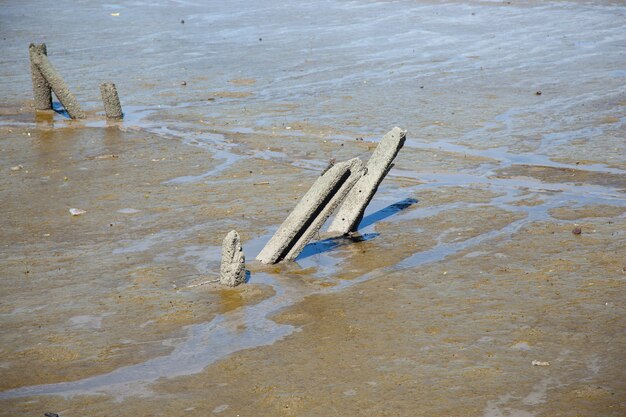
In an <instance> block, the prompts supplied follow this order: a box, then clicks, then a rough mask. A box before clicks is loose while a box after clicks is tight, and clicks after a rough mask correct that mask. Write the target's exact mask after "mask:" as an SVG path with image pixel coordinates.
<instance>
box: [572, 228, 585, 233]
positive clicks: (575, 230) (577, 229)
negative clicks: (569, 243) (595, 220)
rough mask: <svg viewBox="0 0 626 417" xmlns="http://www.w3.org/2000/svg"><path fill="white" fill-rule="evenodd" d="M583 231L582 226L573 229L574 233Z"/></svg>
mask: <svg viewBox="0 0 626 417" xmlns="http://www.w3.org/2000/svg"><path fill="white" fill-rule="evenodd" d="M582 232H583V230H582V229H581V228H580V227H574V229H573V230H572V233H573V234H575V235H579V234H581V233H582Z"/></svg>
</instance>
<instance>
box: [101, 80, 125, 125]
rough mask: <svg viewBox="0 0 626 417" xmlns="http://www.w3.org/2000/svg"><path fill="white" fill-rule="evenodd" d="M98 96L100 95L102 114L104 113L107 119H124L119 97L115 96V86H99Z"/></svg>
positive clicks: (107, 84) (108, 84)
mask: <svg viewBox="0 0 626 417" xmlns="http://www.w3.org/2000/svg"><path fill="white" fill-rule="evenodd" d="M100 95H102V103H104V112H105V113H106V116H107V119H121V118H123V117H124V113H122V105H121V104H120V97H119V96H118V95H117V88H116V87H115V84H113V83H102V84H100Z"/></svg>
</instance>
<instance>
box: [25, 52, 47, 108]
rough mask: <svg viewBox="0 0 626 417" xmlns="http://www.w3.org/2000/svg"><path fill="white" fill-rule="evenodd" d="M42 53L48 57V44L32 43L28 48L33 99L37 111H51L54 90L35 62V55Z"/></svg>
mask: <svg viewBox="0 0 626 417" xmlns="http://www.w3.org/2000/svg"><path fill="white" fill-rule="evenodd" d="M35 53H40V54H43V55H48V50H47V48H46V44H45V43H42V44H41V45H36V44H34V43H31V44H30V45H29V46H28V55H29V56H30V77H31V79H32V81H33V97H34V99H35V109H36V110H51V109H52V88H50V84H49V83H48V81H46V78H45V77H44V76H43V74H42V73H41V71H39V68H37V65H35V63H34V62H33V54H35Z"/></svg>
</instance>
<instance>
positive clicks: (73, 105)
mask: <svg viewBox="0 0 626 417" xmlns="http://www.w3.org/2000/svg"><path fill="white" fill-rule="evenodd" d="M31 57H32V62H33V63H34V64H35V65H36V66H37V69H39V71H40V72H41V74H42V75H43V76H44V77H45V79H46V81H47V82H48V84H50V87H51V88H52V91H54V94H55V95H56V96H57V98H58V99H59V101H60V102H61V104H62V105H63V107H64V108H65V110H66V111H67V113H68V114H69V115H70V117H71V118H72V119H82V118H84V117H85V113H84V112H83V110H82V109H81V107H80V105H79V104H78V101H77V100H76V97H74V94H72V92H71V91H70V89H69V88H68V86H67V84H65V81H63V78H61V76H60V75H59V73H58V72H57V70H56V69H55V68H54V67H53V66H52V64H51V63H50V60H49V59H48V57H47V56H46V55H44V54H42V53H41V52H33V54H32V55H31Z"/></svg>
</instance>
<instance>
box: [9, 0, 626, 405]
mask: <svg viewBox="0 0 626 417" xmlns="http://www.w3.org/2000/svg"><path fill="white" fill-rule="evenodd" d="M117 13H119V15H118V16H113V14H117ZM625 17H626V8H625V7H624V5H623V4H620V3H619V2H618V3H613V2H600V3H596V4H589V3H582V2H540V3H539V2H537V3H535V2H529V3H526V4H523V5H522V4H517V3H515V2H513V4H509V3H508V2H414V1H404V0H401V1H394V2H387V1H377V2H359V1H349V2H338V1H313V2H298V3H297V4H290V5H289V7H285V6H284V4H283V3H282V2H276V1H261V2H254V4H250V3H249V2H243V1H237V2H208V3H207V2H194V1H171V2H163V3H159V4H152V3H149V2H133V3H132V4H123V5H116V4H106V3H105V4H90V3H88V2H81V3H78V4H75V3H69V2H63V1H62V2H55V3H54V4H48V3H45V2H39V1H37V2H29V3H28V4H20V3H17V2H8V3H6V2H5V4H3V6H2V8H1V10H0V23H2V24H0V35H1V37H2V39H3V40H2V42H3V44H4V48H3V49H4V51H5V53H4V54H3V57H2V58H1V59H0V76H1V81H0V86H1V90H2V102H1V103H0V104H1V105H2V108H3V109H6V110H5V111H4V112H3V113H2V114H3V115H2V116H0V126H1V127H2V128H4V129H7V130H12V129H16V130H21V131H24V132H27V131H38V132H46V131H57V130H59V131H61V132H70V133H67V134H68V136H69V135H71V131H72V130H75V129H83V128H91V129H104V128H119V129H120V130H121V131H122V132H124V134H125V135H128V136H129V137H130V136H132V135H133V133H134V132H142V133H145V134H149V135H156V136H158V137H159V138H164V139H166V140H170V141H175V142H176V143H179V144H183V145H184V146H185V147H189V149H194V148H197V149H199V150H203V151H208V152H210V153H211V155H212V159H213V162H212V164H211V166H207V167H206V169H204V167H203V166H202V165H201V163H198V164H196V165H193V166H192V167H190V173H188V174H187V173H183V174H182V175H175V176H172V177H171V178H167V179H165V180H163V181H162V182H161V183H160V185H161V186H162V187H165V188H164V189H165V190H168V192H171V190H172V189H174V190H175V189H177V188H176V187H179V186H180V187H201V186H208V187H225V188H228V187H230V186H232V184H233V182H235V181H237V180H236V179H234V178H235V176H236V175H237V173H236V169H241V170H242V171H243V170H245V169H247V166H248V165H250V166H252V165H253V164H256V163H260V162H258V161H262V162H266V163H268V164H271V166H272V167H274V166H282V167H289V168H293V169H298V170H303V171H304V172H306V173H311V172H314V173H316V172H318V171H321V170H322V169H323V168H324V167H325V166H326V164H327V161H328V159H330V158H331V157H334V156H336V155H343V154H342V152H343V153H349V152H353V153H354V152H355V149H358V156H361V157H363V158H365V159H366V158H367V157H368V156H369V154H371V149H372V148H369V147H368V145H373V144H375V142H376V141H377V140H378V138H379V137H381V135H382V134H384V133H385V132H386V131H388V130H389V129H390V128H391V127H393V126H394V125H398V126H401V127H402V128H405V129H407V130H408V138H407V143H406V145H405V148H404V149H403V150H402V151H401V154H400V156H399V158H398V166H397V167H396V168H395V169H394V170H392V171H391V173H390V174H389V176H388V178H387V180H386V181H385V182H384V183H383V185H382V186H381V189H380V190H379V192H378V193H377V195H376V197H375V199H374V201H373V202H372V204H371V205H370V207H369V208H368V211H367V212H366V217H365V219H364V222H363V224H362V227H361V229H360V233H361V238H360V239H354V240H348V239H341V240H330V241H326V240H323V239H322V240H320V241H318V242H313V243H311V244H309V246H307V248H305V251H304V253H303V254H302V255H301V256H300V257H299V258H298V260H297V262H296V264H295V265H291V266H288V267H285V268H284V269H280V268H279V269H278V270H276V271H271V270H269V271H268V270H267V269H264V268H263V267H261V266H260V265H256V264H254V263H252V264H251V269H252V275H251V279H250V282H251V283H253V284H255V283H256V284H264V285H267V286H269V287H271V288H272V289H273V290H274V292H275V294H274V295H272V296H270V297H269V298H267V299H265V300H263V301H261V302H259V303H258V304H255V305H245V306H242V307H240V308H238V309H234V310H232V311H228V312H224V313H220V314H217V315H216V317H215V318H213V319H212V320H210V321H208V322H200V323H194V324H190V325H188V327H186V328H185V330H184V336H182V337H181V336H180V335H177V336H176V337H172V338H167V337H164V338H163V340H162V344H163V345H168V344H170V345H171V346H173V349H172V350H171V352H169V353H168V354H166V355H161V356H157V357H154V358H152V359H149V360H146V361H143V362H141V363H136V364H132V365H128V366H120V367H118V368H117V369H115V370H113V371H111V372H107V373H103V374H102V375H95V376H91V377H88V378H84V379H81V380H78V381H71V382H60V383H56V384H43V385H35V386H25V387H19V388H16V389H14V390H6V391H4V392H2V393H0V398H4V399H6V398H14V397H21V396H31V395H43V394H60V395H63V396H66V397H67V396H69V397H71V396H74V395H80V394H93V393H100V394H110V395H113V396H114V397H116V398H118V399H121V398H125V397H128V396H130V397H132V396H135V395H139V396H150V395H152V391H151V389H150V386H151V385H152V384H153V383H154V382H155V381H157V380H158V379H159V378H175V377H177V376H183V375H190V374H197V373H200V372H202V371H203V370H205V369H206V368H207V367H208V366H209V365H211V364H213V363H215V362H217V361H219V360H221V359H223V358H225V357H227V356H229V355H232V354H233V353H235V352H238V351H242V350H245V349H250V348H255V347H260V346H265V345H271V344H273V343H276V342H277V341H279V340H282V339H284V338H285V337H287V336H288V335H291V334H293V333H294V332H297V331H300V330H301V329H300V328H299V327H298V326H297V325H290V324H278V323H276V322H275V321H273V320H272V319H271V318H272V316H274V315H275V314H277V313H279V312H281V311H283V310H284V309H285V308H288V307H292V306H295V305H298V304H299V303H301V302H302V301H303V300H304V299H305V298H306V297H308V296H311V295H315V294H331V293H340V292H341V291H344V290H346V289H348V288H350V287H353V286H355V285H360V284H362V283H364V282H366V281H369V280H376V279H382V278H384V277H386V276H388V275H389V274H393V273H398V272H400V273H402V272H403V271H406V273H407V274H410V273H414V272H415V271H419V269H420V267H423V266H425V265H428V264H432V263H436V262H442V261H443V262H445V261H446V259H449V258H450V257H453V256H454V255H458V254H462V253H463V252H465V251H471V249H472V248H474V247H478V246H480V245H484V244H488V243H489V242H496V241H497V242H498V244H502V242H507V241H510V240H511V239H512V238H513V237H515V236H516V235H517V234H519V233H520V231H521V230H522V229H524V228H527V227H530V226H532V225H534V224H540V223H549V222H557V221H558V222H560V223H568V222H569V223H574V222H576V221H577V220H563V219H556V218H555V217H554V216H553V215H552V213H553V210H555V209H558V208H568V209H576V208H584V207H585V206H599V205H604V206H612V207H618V208H619V207H626V198H625V194H624V191H625V190H626V141H625V140H624V137H625V136H624V132H625V131H626V129H625V126H624V125H625V123H626V116H624V114H625V113H626V112H625V109H626V83H624V77H623V72H624V71H623V69H622V68H623V67H624V65H625V64H626V59H625V58H624V54H623V53H622V52H623V51H622V50H623V47H624V34H625V33H624V19H625ZM183 19H184V23H181V20H183ZM68 28H69V29H68ZM41 41H44V42H46V43H47V45H48V51H49V52H48V53H49V56H50V59H51V61H52V62H53V64H54V65H55V66H56V67H57V68H58V70H59V71H60V72H61V74H62V75H63V76H64V78H65V80H66V82H67V83H68V84H69V85H70V87H71V88H72V89H73V91H74V92H75V94H76V96H77V98H78V99H79V101H80V102H81V103H82V104H83V105H84V107H85V109H86V110H87V111H88V113H89V117H88V119H87V120H84V121H71V120H68V119H67V118H66V117H64V115H63V114H61V113H55V114H53V115H49V117H47V118H42V117H37V118H35V117H32V116H31V115H30V111H27V110H26V111H25V110H24V109H23V108H22V110H15V109H16V108H19V107H20V106H22V107H24V106H27V105H28V103H29V100H30V97H31V90H30V88H31V87H30V78H29V73H28V61H27V59H26V57H27V45H28V43H30V42H41ZM101 81H113V82H115V83H116V84H117V87H118V90H119V92H120V96H121V100H122V105H123V108H124V111H125V119H124V121H122V122H115V123H112V122H106V121H104V120H103V119H102V110H101V109H100V103H99V90H98V84H99V82H101ZM183 81H184V82H185V83H186V85H182V83H183ZM64 129H65V130H64ZM5 133H6V132H5ZM29 134H30V133H29ZM63 134H64V133H61V135H63ZM361 137H362V138H364V139H365V140H364V141H363V142H362V143H361V145H359V146H361V147H360V148H354V146H356V145H355V144H354V143H353V142H354V139H355V138H361ZM344 144H345V145H347V146H345V147H344ZM155 146H156V145H155ZM162 154H163V157H164V158H166V157H168V152H167V149H165V150H164V151H163V152H162ZM350 156H355V155H354V154H352V155H350ZM6 158H7V162H10V163H11V166H14V165H17V164H18V163H19V162H20V161H13V160H12V159H11V155H8V156H7V157H6ZM153 162H155V163H156V162H157V160H154V161H153ZM191 168H193V169H191ZM509 170H512V171H509ZM250 173H251V174H252V171H250ZM254 175H257V174H256V172H255V174H254ZM307 175H308V174H307ZM309 179H310V177H307V176H304V177H302V179H301V180H299V181H300V184H308V181H309ZM272 180H273V181H272V182H274V181H275V182H276V183H280V180H281V177H280V176H276V177H272ZM272 186H273V184H272ZM252 187H253V188H254V187H255V185H252ZM305 189H306V188H305ZM446 189H450V190H451V191H450V192H451V194H452V200H453V201H443V202H441V203H439V204H436V203H432V202H430V201H429V200H428V197H427V198H425V199H424V198H422V195H427V196H428V195H429V194H428V193H429V192H434V191H439V190H446ZM459 189H468V190H471V191H472V192H475V194H476V195H479V194H481V193H491V195H490V196H488V197H487V198H485V199H483V200H480V201H478V200H479V199H477V200H476V201H472V199H471V198H465V199H464V198H461V197H460V196H457V198H456V199H455V195H456V194H455V193H458V192H459V191H458V190H459ZM289 191H290V193H291V194H292V195H294V196H296V198H297V196H299V195H301V194H302V193H303V192H304V190H303V189H300V188H298V189H293V190H289ZM269 193H271V188H269V189H268V190H266V191H261V190H260V189H258V188H257V189H255V190H250V191H249V192H248V194H244V195H238V196H237V201H238V203H237V204H241V205H247V206H258V207H259V210H260V209H263V210H266V211H271V210H272V201H271V198H268V197H269ZM470 194H472V193H470ZM529 198H534V199H536V200H537V203H536V204H534V203H533V204H528V205H524V204H520V203H522V202H524V201H525V200H528V199H529ZM175 201H176V200H175V199H174V198H172V199H171V200H169V203H168V205H169V206H168V207H169V208H174V209H176V208H177V207H176V202H175ZM206 201H207V203H206V204H207V205H208V207H212V206H211V204H212V201H211V198H210V195H209V196H207V198H206ZM294 203H295V200H294ZM128 208H130V206H129V207H128ZM130 209H131V210H135V209H134V208H130ZM496 209H498V210H505V211H506V212H509V213H511V216H512V217H511V219H510V221H508V222H506V224H503V225H497V226H496V225H494V226H493V227H491V226H490V227H487V226H485V228H484V230H479V231H478V232H477V234H476V235H472V236H470V237H461V238H458V239H459V240H454V239H452V240H450V239H451V236H452V235H453V234H454V233H458V234H459V235H461V232H460V231H461V230H463V227H462V226H459V225H456V226H455V225H453V223H454V221H455V219H454V217H455V216H456V214H454V213H457V212H459V213H461V214H459V215H463V214H462V210H479V211H480V210H484V211H493V210H496ZM120 213H122V214H125V213H124V212H121V211H120ZM129 213H130V212H129ZM133 213H134V214H133V216H137V218H138V219H139V220H138V221H139V222H144V221H145V222H148V220H147V219H148V214H144V213H142V212H136V213H135V212H133ZM368 216H369V217H368ZM437 216H444V217H445V216H447V217H449V219H448V218H447V223H446V226H445V228H444V229H443V230H431V229H427V233H433V234H434V236H432V238H433V239H434V241H433V242H432V245H430V246H429V247H427V248H421V249H419V250H416V251H414V252H410V251H408V250H407V253H405V252H402V253H400V252H399V251H397V252H398V253H396V254H395V255H394V256H397V259H396V258H393V261H392V263H391V264H388V262H386V261H384V260H378V261H376V262H378V263H376V262H373V263H372V265H371V266H369V264H368V265H366V266H362V265H355V263H358V262H357V261H354V260H353V257H355V256H356V255H355V252H356V251H357V249H355V248H360V247H363V245H371V246H367V247H368V248H375V249H376V248H379V249H381V250H382V248H387V246H384V245H388V244H389V243H388V240H389V236H385V234H384V232H383V231H381V230H380V229H379V228H383V227H391V228H393V227H396V228H398V230H399V231H402V230H403V229H405V228H409V229H410V228H412V229H410V230H411V231H412V232H413V233H415V234H416V235H419V236H420V237H421V236H422V235H421V234H420V233H425V229H423V227H426V225H424V226H416V224H417V225H419V222H420V221H426V222H429V221H431V219H433V218H436V217H437ZM494 216H495V215H494ZM616 218H617V219H618V220H619V219H623V214H621V215H618V216H617V217H616ZM150 219H152V220H153V221H155V222H157V221H158V216H155V215H154V214H153V215H152V217H150ZM152 220H151V221H152ZM219 221H223V222H224V223H225V224H228V225H232V226H231V227H236V225H237V220H236V219H234V218H233V219H231V218H225V219H220V220H219ZM253 222H254V225H255V226H256V227H257V228H260V229H261V230H263V231H262V232H259V233H255V234H252V235H251V236H249V238H248V239H247V240H246V241H244V249H245V251H246V256H247V258H248V260H252V259H254V257H255V256H256V254H257V253H258V251H260V249H261V248H262V246H263V245H264V243H265V242H266V241H267V240H268V239H269V237H270V236H271V234H272V233H273V232H274V231H275V230H276V229H277V227H278V224H271V223H270V224H268V223H267V222H266V221H265V220H264V219H263V218H262V217H261V215H259V217H258V218H255V219H254V220H253ZM405 224H406V225H409V224H410V225H409V226H406V227H405V226H404V225H405ZM212 227H213V226H212V224H211V222H207V221H200V222H195V223H194V224H189V225H187V226H186V227H168V225H164V224H161V225H159V230H158V231H155V232H154V233H151V234H150V235H147V236H141V237H133V236H126V237H125V238H124V239H120V240H118V241H115V242H113V244H112V246H113V248H112V250H111V255H116V256H118V255H119V256H121V255H124V256H130V255H136V254H140V255H141V256H145V258H142V262H148V263H150V262H152V263H155V264H157V265H167V264H168V262H172V260H173V259H175V260H176V262H180V263H181V264H183V265H186V266H187V267H188V268H189V269H190V270H192V271H196V272H198V273H211V271H212V270H213V269H215V268H218V267H219V252H220V247H219V246H218V245H215V244H198V242H189V239H191V238H192V237H193V236H195V235H197V234H201V233H203V232H204V231H206V230H211V233H217V232H219V231H221V229H218V230H213V229H212ZM220 227H222V225H221V223H220ZM393 230H396V229H393ZM399 231H398V233H399ZM618 238H619V237H618ZM3 243H5V245H6V246H10V245H11V243H10V242H3ZM406 243H407V242H404V241H403V242H400V245H403V244H404V246H406ZM165 245H171V248H170V250H169V251H168V250H166V249H164V248H163V247H164V246H165ZM53 249H54V248H53V247H49V248H48V250H53ZM385 250H387V249H385ZM403 250H404V249H403ZM12 256H16V257H18V255H12ZM10 260H11V261H12V259H9V257H7V258H6V259H5V261H7V262H8V261H10ZM360 268H361V269H360ZM298 270H301V271H309V270H310V271H309V272H306V273H303V275H302V280H303V282H300V281H298V280H295V281H294V280H293V275H294V274H296V272H294V271H298ZM344 270H355V271H357V270H358V271H359V273H358V274H357V276H355V277H353V276H351V277H350V278H349V279H347V278H346V279H342V278H339V276H340V275H341V273H342V272H343V271H344ZM296 275H297V274H296ZM9 279H13V278H9ZM319 282H325V283H330V284H329V286H321V285H318V284H319ZM19 313H20V312H19V311H17V310H13V312H12V313H11V314H19ZM54 313H55V311H54V310H52V311H51V312H50V314H52V315H54ZM77 317H85V319H84V320H88V318H89V317H91V316H87V315H84V316H77ZM94 317H96V316H94ZM81 320H82V319H81ZM89 320H91V319H89ZM98 323H100V322H98ZM540 388H541V387H540ZM546 389H547V388H546V387H543V388H541V389H540V390H539V391H541V392H540V393H538V394H537V396H535V397H532V398H530V397H529V399H528V401H527V405H528V406H534V405H537V404H539V403H541V401H543V400H541V398H543V397H542V396H545V395H546V394H545V391H546ZM540 397H541V398H540ZM507 398H509V397H506V396H502V397H500V398H498V399H492V400H491V401H490V403H489V405H487V406H486V407H485V415H489V416H491V415H502V414H498V413H500V411H499V410H500V409H499V408H498V404H505V403H506V402H507V401H508V399H507ZM518 411H519V412H520V413H523V411H520V410H518ZM511 415H514V414H511ZM519 415H536V414H535V413H530V412H529V413H528V414H519Z"/></svg>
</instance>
